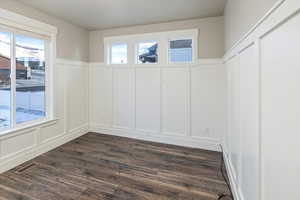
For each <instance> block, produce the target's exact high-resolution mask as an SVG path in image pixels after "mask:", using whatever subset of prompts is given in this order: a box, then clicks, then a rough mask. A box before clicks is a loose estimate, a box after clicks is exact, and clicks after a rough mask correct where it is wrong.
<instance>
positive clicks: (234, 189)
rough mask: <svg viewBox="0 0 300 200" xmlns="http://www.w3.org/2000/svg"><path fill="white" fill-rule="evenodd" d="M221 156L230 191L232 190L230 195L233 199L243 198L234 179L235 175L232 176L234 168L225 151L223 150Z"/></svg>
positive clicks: (240, 199)
mask: <svg viewBox="0 0 300 200" xmlns="http://www.w3.org/2000/svg"><path fill="white" fill-rule="evenodd" d="M223 157H224V162H225V167H226V171H227V174H228V178H229V182H230V187H231V191H232V195H233V198H234V200H244V198H243V195H242V192H241V190H240V187H239V186H238V183H237V182H236V180H235V178H234V177H235V176H234V174H235V173H234V169H233V167H232V164H231V162H230V160H229V158H228V155H227V153H226V152H225V150H224V152H223Z"/></svg>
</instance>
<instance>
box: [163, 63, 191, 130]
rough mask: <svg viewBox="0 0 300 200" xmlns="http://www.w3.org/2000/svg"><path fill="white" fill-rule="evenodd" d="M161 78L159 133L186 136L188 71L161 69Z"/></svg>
mask: <svg viewBox="0 0 300 200" xmlns="http://www.w3.org/2000/svg"><path fill="white" fill-rule="evenodd" d="M161 76H162V78H161V81H162V83H161V90H162V91H161V98H162V100H161V132H162V133H163V134H168V135H180V136H187V135H188V134H189V133H188V126H189V125H188V115H189V111H188V103H189V102H188V91H189V87H188V85H189V80H188V79H189V78H188V77H189V69H188V68H186V67H179V68H163V69H162V70H161Z"/></svg>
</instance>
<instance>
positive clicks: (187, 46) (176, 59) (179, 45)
mask: <svg viewBox="0 0 300 200" xmlns="http://www.w3.org/2000/svg"><path fill="white" fill-rule="evenodd" d="M192 61H193V40H192V39H180V40H170V41H169V62H170V63H184V62H192Z"/></svg>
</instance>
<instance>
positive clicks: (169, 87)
mask: <svg viewBox="0 0 300 200" xmlns="http://www.w3.org/2000/svg"><path fill="white" fill-rule="evenodd" d="M225 72H226V71H225V69H224V65H223V63H222V60H220V59H215V60H203V61H200V62H199V64H193V65H189V64H181V65H132V66H130V65H105V64H103V63H91V64H90V92H89V94H90V130H91V131H93V132H98V133H104V134H112V135H119V136H125V137H131V138H137V139H143V140H149V141H155V142H163V143H169V144H176V145H183V146H189V147H196V148H204V149H209V150H217V151H218V150H219V144H220V141H221V138H222V137H223V134H224V132H225V131H226V103H225V100H226V97H225V93H226V92H224V91H225V90H226V80H225V77H226V74H225Z"/></svg>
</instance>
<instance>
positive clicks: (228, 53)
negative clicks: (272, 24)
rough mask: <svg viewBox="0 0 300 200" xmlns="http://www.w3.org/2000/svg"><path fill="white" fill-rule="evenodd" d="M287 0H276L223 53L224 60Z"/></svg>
mask: <svg viewBox="0 0 300 200" xmlns="http://www.w3.org/2000/svg"><path fill="white" fill-rule="evenodd" d="M285 1H287V0H278V1H277V2H276V3H275V4H274V6H273V7H272V8H271V9H270V10H269V11H268V12H267V13H266V14H265V15H264V16H263V17H262V18H261V19H260V20H259V21H258V22H257V23H256V24H255V25H254V26H253V27H252V28H251V29H250V30H249V31H248V32H247V33H246V34H245V35H244V36H243V37H242V38H240V39H239V40H238V41H237V42H236V43H235V44H234V45H233V46H232V47H231V48H230V49H229V50H228V51H227V52H226V53H225V55H224V60H228V59H230V58H231V57H232V56H234V54H235V50H236V49H237V48H238V47H239V46H240V45H241V43H243V42H244V41H245V40H247V38H249V37H251V35H252V34H253V33H254V32H255V30H256V29H258V28H259V27H260V25H261V24H262V23H263V22H264V21H266V19H267V18H268V17H269V16H270V15H272V14H273V13H274V12H275V11H276V10H277V8H278V7H280V6H281V5H282V4H283V3H284V2H285Z"/></svg>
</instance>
